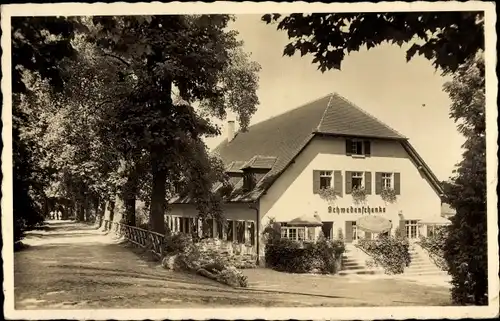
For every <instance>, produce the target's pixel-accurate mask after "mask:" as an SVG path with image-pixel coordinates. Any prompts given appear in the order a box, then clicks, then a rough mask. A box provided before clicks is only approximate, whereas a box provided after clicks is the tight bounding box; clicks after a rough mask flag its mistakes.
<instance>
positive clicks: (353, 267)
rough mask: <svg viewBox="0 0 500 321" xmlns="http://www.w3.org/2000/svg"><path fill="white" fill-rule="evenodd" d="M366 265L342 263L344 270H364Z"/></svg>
mask: <svg viewBox="0 0 500 321" xmlns="http://www.w3.org/2000/svg"><path fill="white" fill-rule="evenodd" d="M364 269H366V267H364V266H361V265H356V266H345V265H342V271H350V270H364Z"/></svg>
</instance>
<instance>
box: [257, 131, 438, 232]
mask: <svg viewBox="0 0 500 321" xmlns="http://www.w3.org/2000/svg"><path fill="white" fill-rule="evenodd" d="M313 170H332V171H333V170H341V171H342V184H343V186H342V190H343V197H338V198H337V200H336V201H335V204H334V205H332V206H338V207H349V206H353V200H352V197H351V195H350V194H347V195H346V194H345V178H346V175H345V171H370V172H372V194H371V195H368V196H367V202H366V205H367V206H370V207H375V206H376V207H378V206H382V207H386V212H385V213H381V214H375V215H381V216H384V217H386V218H387V219H389V220H392V222H393V225H397V224H398V223H397V222H398V221H399V216H398V213H399V211H402V214H403V216H404V218H405V219H423V218H425V217H430V216H436V215H440V208H441V201H440V198H439V196H438V194H437V193H436V192H435V191H434V190H433V188H432V186H431V185H430V183H429V182H428V181H427V180H426V179H425V178H424V176H423V175H421V174H420V172H419V170H418V169H417V167H416V166H415V165H414V163H413V162H412V161H411V159H410V158H409V156H408V154H407V153H406V151H405V150H404V149H403V147H402V146H401V144H400V143H398V142H396V141H383V140H376V141H372V143H371V156H370V157H366V158H353V157H352V156H347V155H345V140H344V139H343V138H334V137H315V138H314V139H313V141H312V142H310V144H309V145H308V146H307V147H306V148H305V150H303V151H302V153H301V154H300V155H299V156H298V157H297V158H296V159H295V162H294V163H293V164H292V165H291V166H290V167H288V169H287V170H286V171H285V172H284V173H283V174H282V175H281V176H280V177H279V178H278V179H277V180H276V181H275V183H274V184H273V185H272V186H271V187H270V189H269V190H268V191H267V194H266V195H264V196H263V197H262V198H261V200H260V204H261V209H260V210H261V212H260V213H261V216H262V219H261V222H262V224H263V225H265V224H266V222H267V220H268V219H269V218H275V219H276V220H277V221H289V220H292V219H294V218H295V217H297V216H300V215H303V214H314V212H315V211H317V213H318V214H319V215H320V216H321V218H322V220H323V221H334V222H335V223H334V233H336V232H337V230H338V228H339V227H340V228H342V229H345V221H355V220H356V219H358V218H359V217H361V216H362V215H367V214H357V213H352V214H351V213H345V214H337V213H328V206H329V204H328V203H327V202H326V201H324V200H322V199H321V198H320V197H319V195H317V194H313ZM375 172H398V173H400V175H401V183H400V186H401V193H400V195H398V199H397V202H396V203H394V204H385V202H384V201H383V200H382V199H381V197H380V195H375ZM371 215H373V214H371ZM394 223H396V224H394ZM343 232H344V233H345V230H344V231H343Z"/></svg>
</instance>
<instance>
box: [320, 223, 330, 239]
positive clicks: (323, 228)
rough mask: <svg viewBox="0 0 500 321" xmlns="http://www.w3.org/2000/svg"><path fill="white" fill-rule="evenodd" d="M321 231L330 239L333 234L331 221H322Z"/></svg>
mask: <svg viewBox="0 0 500 321" xmlns="http://www.w3.org/2000/svg"><path fill="white" fill-rule="evenodd" d="M321 231H322V232H323V235H324V236H325V238H326V239H328V240H331V239H332V236H333V222H323V225H322V226H321Z"/></svg>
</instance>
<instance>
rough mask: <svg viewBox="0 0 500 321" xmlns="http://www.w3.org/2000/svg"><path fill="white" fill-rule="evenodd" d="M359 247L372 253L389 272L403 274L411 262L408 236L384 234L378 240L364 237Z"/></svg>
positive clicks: (375, 259) (375, 260) (376, 260)
mask: <svg viewBox="0 0 500 321" xmlns="http://www.w3.org/2000/svg"><path fill="white" fill-rule="evenodd" d="M357 247H359V248H360V249H362V250H363V251H365V252H366V253H367V254H368V255H370V256H371V257H372V258H373V261H374V263H375V264H376V265H379V266H381V267H383V268H384V270H385V273H387V274H401V273H403V272H404V269H405V267H407V266H409V265H410V263H411V256H410V251H409V249H410V244H409V242H408V240H407V239H406V238H400V237H396V238H395V237H391V236H383V237H380V238H378V239H376V240H367V239H362V240H359V241H358V244H357Z"/></svg>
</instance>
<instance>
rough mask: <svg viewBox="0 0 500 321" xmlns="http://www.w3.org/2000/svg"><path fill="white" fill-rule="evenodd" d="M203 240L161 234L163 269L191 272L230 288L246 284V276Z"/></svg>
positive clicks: (207, 241)
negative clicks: (197, 240)
mask: <svg viewBox="0 0 500 321" xmlns="http://www.w3.org/2000/svg"><path fill="white" fill-rule="evenodd" d="M216 242H217V241H216V240H213V239H204V240H201V241H200V242H199V243H194V242H193V240H192V239H191V237H190V236H189V235H186V234H175V235H170V236H166V237H165V246H164V254H165V257H164V258H163V260H162V265H163V267H164V268H166V269H171V270H176V271H183V272H192V273H196V274H199V275H202V276H204V277H207V278H210V279H212V280H215V281H217V282H220V283H223V284H227V285H229V286H233V287H246V286H247V285H248V282H247V278H246V277H245V276H244V275H243V274H242V273H241V272H240V271H239V270H238V269H237V267H236V266H235V265H234V264H232V261H231V258H228V257H225V256H224V255H222V253H221V252H220V249H218V248H217V247H216V246H215V247H214V246H213V245H214V244H213V243H216Z"/></svg>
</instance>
